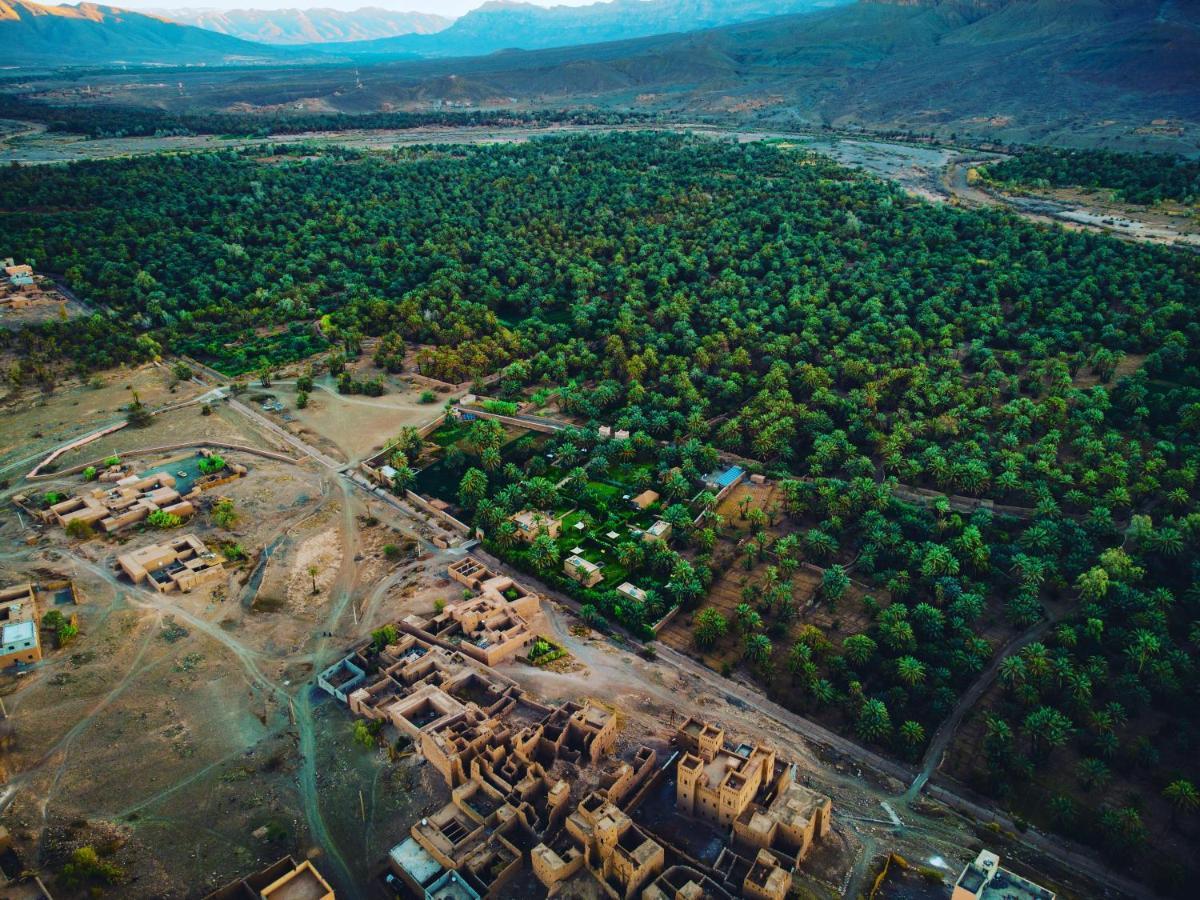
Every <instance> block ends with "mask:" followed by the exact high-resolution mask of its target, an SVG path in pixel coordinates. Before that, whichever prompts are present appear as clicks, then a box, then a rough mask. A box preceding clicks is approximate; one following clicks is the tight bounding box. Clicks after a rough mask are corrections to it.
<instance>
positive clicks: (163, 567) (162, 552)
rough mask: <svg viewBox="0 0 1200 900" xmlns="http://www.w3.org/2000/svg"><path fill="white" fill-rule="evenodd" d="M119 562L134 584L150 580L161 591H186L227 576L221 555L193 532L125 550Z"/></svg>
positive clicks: (118, 558)
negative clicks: (159, 542)
mask: <svg viewBox="0 0 1200 900" xmlns="http://www.w3.org/2000/svg"><path fill="white" fill-rule="evenodd" d="M117 564H118V565H119V566H120V567H121V569H122V570H123V571H124V572H125V574H126V575H127V576H129V579H130V581H132V582H133V583H134V584H141V583H142V582H145V581H148V582H149V583H150V585H151V587H153V588H154V589H155V590H156V591H158V592H159V593H167V592H168V591H182V592H184V593H186V592H188V591H190V590H193V589H194V588H197V587H201V586H202V585H205V584H211V583H212V582H214V581H219V580H220V579H222V578H224V577H225V564H224V562H222V560H221V558H220V557H219V556H217V555H216V554H215V553H213V552H212V551H211V550H209V549H208V548H207V547H206V546H204V542H203V541H201V540H200V539H199V538H198V537H196V536H195V535H191V534H185V535H181V536H179V537H177V538H173V539H172V540H169V541H166V542H164V543H161V544H150V545H149V546H147V547H142V548H141V549H138V550H133V551H130V552H129V553H122V554H121V555H120V556H118V557H117Z"/></svg>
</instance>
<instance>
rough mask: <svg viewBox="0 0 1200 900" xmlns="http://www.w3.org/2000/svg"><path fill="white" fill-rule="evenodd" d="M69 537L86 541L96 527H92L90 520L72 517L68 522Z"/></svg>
mask: <svg viewBox="0 0 1200 900" xmlns="http://www.w3.org/2000/svg"><path fill="white" fill-rule="evenodd" d="M66 531H67V537H70V538H75V539H76V540H78V541H86V540H87V539H88V538H90V537H91V536H92V535H93V534H95V533H96V532H95V529H93V528H92V525H91V523H90V522H85V521H84V520H83V519H72V520H71V521H69V522H68V523H67V528H66Z"/></svg>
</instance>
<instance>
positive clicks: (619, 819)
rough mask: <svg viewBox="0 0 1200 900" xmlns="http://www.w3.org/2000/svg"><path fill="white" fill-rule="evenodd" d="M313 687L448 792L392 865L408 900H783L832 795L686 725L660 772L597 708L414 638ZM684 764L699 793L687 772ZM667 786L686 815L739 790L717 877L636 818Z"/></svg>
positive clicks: (391, 858) (370, 654) (395, 883)
mask: <svg viewBox="0 0 1200 900" xmlns="http://www.w3.org/2000/svg"><path fill="white" fill-rule="evenodd" d="M367 673H370V674H367ZM319 683H320V684H321V686H322V687H323V688H325V690H327V691H328V692H329V693H331V694H332V695H334V696H335V697H339V698H343V697H344V699H345V702H346V703H347V705H348V706H349V707H350V709H351V711H352V712H353V713H355V714H356V715H359V716H363V717H365V718H367V719H371V720H377V721H382V722H385V723H387V724H388V725H390V726H391V727H392V728H394V729H395V732H396V733H398V734H399V735H401V736H403V738H406V739H407V740H408V741H411V742H412V745H413V746H414V747H415V748H416V749H417V750H418V751H419V752H420V753H421V754H422V755H423V757H424V758H425V760H427V762H428V763H429V764H430V765H432V766H433V767H434V769H435V770H436V771H437V772H438V773H439V774H440V776H441V777H442V779H443V780H444V781H445V783H446V785H447V786H448V787H449V789H450V791H451V799H450V802H449V803H447V804H446V805H445V806H444V807H443V808H441V809H440V810H437V811H436V812H433V813H432V814H430V815H427V816H425V817H423V818H421V819H420V820H419V821H417V822H415V823H413V825H412V826H411V828H410V832H409V835H408V836H407V837H406V838H405V839H404V840H403V841H401V842H400V843H398V844H397V845H395V846H394V847H393V848H392V850H391V851H390V853H389V855H388V861H387V866H388V873H387V878H388V883H389V884H390V885H391V887H392V889H393V890H399V889H402V891H403V892H405V893H407V894H409V895H411V896H415V897H430V896H443V895H446V896H454V897H462V898H467V900H470V898H488V897H509V896H545V895H546V893H547V892H549V893H555V892H558V891H560V890H567V889H568V888H569V887H571V886H574V887H581V886H582V885H583V883H584V882H587V883H590V884H591V885H592V887H591V888H589V890H595V889H596V887H597V885H598V886H599V890H600V891H601V893H603V894H606V895H608V896H611V897H614V898H619V900H631V898H644V900H666V898H678V897H689V898H690V897H701V896H713V897H718V898H722V897H738V896H744V897H752V898H763V900H767V898H770V900H782V898H783V897H785V896H786V895H787V893H788V892H789V891H790V889H791V886H792V876H791V872H792V870H793V868H794V867H795V866H796V865H797V864H798V863H799V862H800V861H801V860H802V859H803V857H804V855H805V854H806V853H807V852H808V848H809V847H810V846H811V843H812V841H813V840H815V839H819V838H820V837H822V836H824V835H825V834H827V833H828V831H829V813H830V804H829V800H828V798H825V797H822V796H820V795H818V794H815V793H814V792H811V791H808V790H807V789H806V788H802V787H800V786H799V785H796V784H794V782H793V778H792V775H793V770H792V768H791V767H788V766H785V765H784V764H782V763H781V762H779V761H778V760H777V759H776V756H775V754H774V752H773V751H769V750H765V749H762V748H757V747H755V748H750V750H749V751H747V750H746V748H745V747H744V746H737V747H727V746H726V745H725V743H724V735H723V732H721V731H720V730H719V729H715V728H712V727H711V726H708V725H706V724H704V723H698V722H695V721H694V720H689V721H688V722H687V723H685V725H684V728H683V729H681V730H680V732H679V733H678V734H677V735H676V736H675V737H674V740H675V742H676V743H677V744H678V745H679V746H680V752H677V753H674V754H672V755H671V756H670V758H668V759H667V760H666V761H665V762H664V761H662V760H660V758H659V754H658V752H657V751H656V750H655V749H653V748H652V747H649V746H645V745H630V746H624V747H619V746H618V727H617V718H616V715H615V713H613V712H611V711H609V710H607V709H604V708H602V707H600V706H598V705H596V704H594V703H590V702H584V703H574V702H564V703H561V704H558V705H547V704H543V703H541V702H538V701H536V700H534V699H532V698H531V697H529V696H528V695H526V694H525V693H524V692H523V691H522V690H521V688H520V686H519V685H518V684H517V683H516V682H514V681H513V680H511V679H509V678H507V677H506V676H504V675H502V674H501V673H499V672H497V671H495V670H494V669H491V668H489V667H487V666H486V665H483V664H481V663H479V662H477V661H475V660H473V659H470V658H468V657H467V656H466V655H465V654H464V653H461V652H458V651H456V650H452V649H449V648H446V647H441V646H437V645H435V644H433V643H431V642H429V641H427V640H423V639H422V638H421V637H419V636H417V635H416V634H412V633H408V634H404V635H402V636H401V637H400V638H399V639H398V640H397V641H396V642H395V643H394V644H391V645H389V646H387V647H385V648H382V649H376V648H375V647H374V646H372V645H369V644H368V645H364V646H363V647H361V648H360V649H359V650H358V651H356V652H355V653H353V654H351V656H350V657H348V658H347V659H346V660H343V661H342V662H340V663H338V664H337V665H335V666H333V667H331V668H330V669H328V670H326V671H325V672H323V673H322V674H321V679H320V681H319ZM701 734H702V735H704V743H703V745H701V744H700V743H699V742H698V741H697V740H696V737H697V736H698V735H701ZM677 758H678V763H676V759H677ZM692 759H698V760H701V762H702V763H703V766H704V767H705V768H706V771H707V772H708V773H709V778H708V781H707V782H704V781H703V779H701V778H699V777H695V778H692V777H690V776H689V773H690V772H691V771H692V770H691V768H690V765H691V764H690V762H689V767H685V766H684V762H685V761H690V760H692ZM717 775H719V776H720V778H719V779H716V780H715V781H714V778H715V777H716V776H717ZM672 777H679V778H680V781H681V783H682V782H683V781H684V779H685V778H686V780H687V784H688V787H687V788H686V789H684V788H682V787H681V788H679V789H678V794H679V801H678V803H679V807H680V809H679V814H681V815H685V816H690V815H694V814H695V813H694V811H693V810H694V804H695V800H696V798H697V797H700V796H701V791H702V790H709V789H713V790H716V791H717V793H718V795H722V792H728V791H733V792H734V795H735V796H734V802H733V803H732V805H731V806H729V807H728V809H729V816H730V818H729V823H730V826H731V827H730V828H729V832H728V840H727V847H726V848H725V849H723V850H722V852H721V856H720V859H719V860H718V861H717V865H715V866H707V865H704V864H702V863H699V862H697V861H695V860H693V859H691V858H690V857H688V855H687V854H686V853H685V852H683V851H681V850H679V849H678V848H676V847H674V846H672V844H671V842H670V840H669V839H667V838H664V837H662V836H660V835H658V834H656V833H654V832H653V831H652V830H649V829H648V828H646V827H644V826H643V825H641V824H639V823H638V822H637V821H635V819H634V816H635V815H636V812H635V811H636V809H637V807H638V805H639V803H640V802H641V801H642V799H643V798H644V797H645V796H646V795H647V793H648V792H649V791H650V790H651V789H653V788H655V787H658V786H661V785H663V784H664V781H666V780H669V779H671V778H672ZM739 779H744V782H745V783H744V784H743V783H742V781H739ZM685 796H686V797H690V798H691V801H690V802H691V803H692V804H693V806H692V807H691V808H689V809H688V810H686V811H685V810H684V809H683V807H684V805H685V800H684V798H685ZM723 808H724V807H723ZM577 879H582V880H583V881H582V882H581V881H578V880H577Z"/></svg>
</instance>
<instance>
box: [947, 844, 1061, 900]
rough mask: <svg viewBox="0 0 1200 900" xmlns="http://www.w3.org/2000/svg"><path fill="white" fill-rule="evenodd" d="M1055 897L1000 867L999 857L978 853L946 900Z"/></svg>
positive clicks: (1039, 898)
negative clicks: (948, 899)
mask: <svg viewBox="0 0 1200 900" xmlns="http://www.w3.org/2000/svg"><path fill="white" fill-rule="evenodd" d="M1056 896H1057V895H1056V894H1055V893H1054V892H1053V891H1050V890H1047V889H1046V888H1044V887H1042V886H1040V885H1037V884H1034V883H1033V882H1032V881H1030V880H1029V879H1028V878H1024V877H1023V876H1021V875H1018V874H1016V873H1015V872H1010V871H1009V870H1008V869H1004V868H1001V866H1000V857H999V856H997V855H996V854H995V853H992V852H991V851H990V850H980V851H979V856H977V857H975V861H974V862H971V863H967V866H966V868H964V869H963V870H962V874H961V875H959V876H958V881H957V882H955V885H954V893H953V894H951V896H950V900H1055V897H1056Z"/></svg>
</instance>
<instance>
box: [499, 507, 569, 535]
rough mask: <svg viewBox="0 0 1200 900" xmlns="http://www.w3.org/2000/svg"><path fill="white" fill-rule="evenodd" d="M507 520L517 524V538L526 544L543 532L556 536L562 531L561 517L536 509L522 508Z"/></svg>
mask: <svg viewBox="0 0 1200 900" xmlns="http://www.w3.org/2000/svg"><path fill="white" fill-rule="evenodd" d="M509 520H510V521H511V522H513V523H514V524H515V525H516V526H517V539H518V540H520V541H522V542H524V543H526V544H532V543H533V542H534V541H535V540H537V539H538V537H540V536H541V535H543V534H546V535H549V536H550V537H552V538H557V537H558V536H559V534H560V533H561V532H562V519H557V518H555V517H554V516H552V515H551V514H550V513H547V512H542V511H540V510H536V509H523V510H521V511H520V512H518V513H514V514H513V515H512V516H509Z"/></svg>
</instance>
